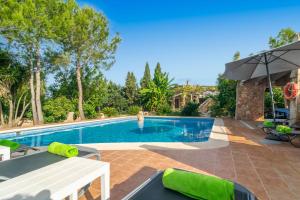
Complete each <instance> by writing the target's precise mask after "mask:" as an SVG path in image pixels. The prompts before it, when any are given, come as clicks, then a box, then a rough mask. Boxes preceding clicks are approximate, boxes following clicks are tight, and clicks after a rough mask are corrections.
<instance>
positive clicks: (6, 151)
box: [0, 145, 10, 161]
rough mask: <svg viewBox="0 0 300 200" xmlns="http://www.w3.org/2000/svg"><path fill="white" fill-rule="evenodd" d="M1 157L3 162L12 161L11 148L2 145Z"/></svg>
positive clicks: (0, 147)
mask: <svg viewBox="0 0 300 200" xmlns="http://www.w3.org/2000/svg"><path fill="white" fill-rule="evenodd" d="M0 157H1V158H2V161H4V160H9V159H10V148H9V147H5V146H1V145H0Z"/></svg>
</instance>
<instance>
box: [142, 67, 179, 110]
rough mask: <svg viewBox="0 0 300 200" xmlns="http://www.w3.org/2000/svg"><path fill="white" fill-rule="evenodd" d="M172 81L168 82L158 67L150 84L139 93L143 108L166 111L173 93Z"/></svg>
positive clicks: (166, 76)
mask: <svg viewBox="0 0 300 200" xmlns="http://www.w3.org/2000/svg"><path fill="white" fill-rule="evenodd" d="M172 81H173V79H171V80H170V79H169V75H168V74H167V73H162V72H161V69H160V66H159V65H158V67H157V70H156V73H155V77H154V78H153V81H151V82H150V84H149V87H148V88H144V89H142V90H141V91H140V93H141V98H142V102H143V105H144V107H145V108H146V109H148V110H150V111H156V112H160V111H162V110H168V109H167V108H168V107H169V106H170V105H169V103H170V97H171V96H172V92H173V85H172Z"/></svg>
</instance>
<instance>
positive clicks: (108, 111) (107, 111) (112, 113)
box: [102, 107, 118, 117]
mask: <svg viewBox="0 0 300 200" xmlns="http://www.w3.org/2000/svg"><path fill="white" fill-rule="evenodd" d="M102 112H103V113H104V115H106V116H108V117H111V116H116V115H118V110H117V109H116V108H113V107H105V108H103V109H102Z"/></svg>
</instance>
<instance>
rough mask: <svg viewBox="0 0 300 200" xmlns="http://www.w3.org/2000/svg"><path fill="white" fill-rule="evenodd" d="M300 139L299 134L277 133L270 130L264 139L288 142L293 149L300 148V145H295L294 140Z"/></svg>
mask: <svg viewBox="0 0 300 200" xmlns="http://www.w3.org/2000/svg"><path fill="white" fill-rule="evenodd" d="M299 138H300V132H295V131H293V132H291V133H286V134H284V133H279V132H278V131H276V130H272V131H271V134H269V135H268V136H267V137H266V139H270V140H279V141H285V142H290V143H291V144H292V145H293V146H294V147H297V148H300V144H298V143H296V140H297V139H299Z"/></svg>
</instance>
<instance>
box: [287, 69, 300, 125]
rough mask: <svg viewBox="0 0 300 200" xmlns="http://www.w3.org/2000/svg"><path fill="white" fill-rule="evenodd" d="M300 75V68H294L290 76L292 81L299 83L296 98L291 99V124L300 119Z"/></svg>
mask: <svg viewBox="0 0 300 200" xmlns="http://www.w3.org/2000/svg"><path fill="white" fill-rule="evenodd" d="M299 75H300V70H294V71H293V72H292V73H291V76H290V79H291V81H293V82H294V83H297V84H298V92H297V96H296V98H295V99H293V100H290V101H289V109H290V123H291V124H294V123H296V122H299V121H300V93H299V85H300V76H299Z"/></svg>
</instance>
